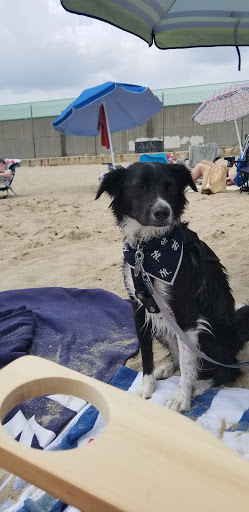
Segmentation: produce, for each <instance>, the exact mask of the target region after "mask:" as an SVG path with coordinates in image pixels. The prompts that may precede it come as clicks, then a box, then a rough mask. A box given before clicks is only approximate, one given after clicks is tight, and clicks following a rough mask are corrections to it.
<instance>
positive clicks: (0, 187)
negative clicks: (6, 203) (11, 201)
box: [0, 158, 21, 199]
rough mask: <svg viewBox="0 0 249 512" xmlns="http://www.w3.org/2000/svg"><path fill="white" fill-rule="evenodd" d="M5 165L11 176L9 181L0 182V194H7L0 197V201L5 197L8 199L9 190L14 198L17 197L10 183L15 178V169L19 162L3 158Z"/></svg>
mask: <svg viewBox="0 0 249 512" xmlns="http://www.w3.org/2000/svg"><path fill="white" fill-rule="evenodd" d="M5 163H6V166H7V168H8V169H10V170H11V172H12V176H11V178H10V179H5V180H3V181H2V182H1V184H0V193H1V192H7V194H6V195H5V196H0V199H5V198H6V197H8V195H9V190H11V192H12V193H13V194H14V195H15V196H17V194H16V193H15V192H14V190H13V187H12V182H13V180H14V178H15V172H16V167H20V164H21V160H18V159H9V158H5Z"/></svg>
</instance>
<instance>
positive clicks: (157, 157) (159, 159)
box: [139, 153, 168, 164]
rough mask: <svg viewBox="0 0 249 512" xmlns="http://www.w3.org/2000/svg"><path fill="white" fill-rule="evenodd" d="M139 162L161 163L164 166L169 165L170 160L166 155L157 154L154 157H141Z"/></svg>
mask: <svg viewBox="0 0 249 512" xmlns="http://www.w3.org/2000/svg"><path fill="white" fill-rule="evenodd" d="M139 162H161V163H162V164H167V163H168V159H167V156H166V154H165V153H156V154H154V155H146V154H144V155H141V156H140V157H139Z"/></svg>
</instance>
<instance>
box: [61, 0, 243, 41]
mask: <svg viewBox="0 0 249 512" xmlns="http://www.w3.org/2000/svg"><path fill="white" fill-rule="evenodd" d="M61 5H62V7H64V9H66V10H67V11H69V12H71V13H75V14H82V15H84V16H89V17H92V18H96V19H99V20H102V21H105V22H108V23H110V24H111V25H115V26H116V27H119V28H121V29H123V30H126V31H127V32H130V33H132V34H134V35H136V36H138V37H140V38H141V39H144V40H145V41H147V43H148V44H149V45H150V46H151V45H152V44H153V43H154V44H155V45H156V46H157V47H158V48H160V49H169V48H188V47H200V46H236V47H238V46H246V45H249V30H248V29H249V2H248V0H236V1H235V0H208V1H206V2H201V1H200V0H199V1H197V0H187V1H186V0H151V1H150V2H149V1H148V0H132V1H127V0H101V2H100V1H99V0H91V1H90V0H61Z"/></svg>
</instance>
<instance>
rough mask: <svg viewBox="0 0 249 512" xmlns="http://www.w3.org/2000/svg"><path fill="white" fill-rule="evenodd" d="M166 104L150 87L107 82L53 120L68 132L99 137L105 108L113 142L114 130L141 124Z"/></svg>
mask: <svg viewBox="0 0 249 512" xmlns="http://www.w3.org/2000/svg"><path fill="white" fill-rule="evenodd" d="M162 106H163V104H162V102H161V101H160V100H159V99H158V98H157V96H155V95H154V94H153V93H152V92H151V90H150V89H148V87H142V86H140V85H129V84H120V83H116V82H106V83H104V84H102V85H98V86H97V87H91V88H90V89H85V90H84V91H83V92H82V93H81V94H80V96H79V97H78V98H77V99H76V100H75V101H73V103H71V104H70V105H69V106H68V107H67V108H66V109H65V110H64V111H63V112H62V114H60V115H59V117H57V119H56V120H55V121H54V122H53V123H52V125H53V127H54V128H55V129H56V130H58V131H59V132H61V133H64V134H65V135H86V136H90V137H91V136H92V137H94V136H96V135H98V134H99V129H100V116H101V114H102V115H103V108H104V113H105V119H106V124H107V132H108V136H109V142H110V147H111V154H112V160H113V165H114V166H115V163H114V157H113V151H112V145H111V136H110V134H111V133H114V132H118V131H121V130H129V129H132V128H134V127H135V126H136V125H139V126H141V125H142V124H144V123H145V122H146V121H148V119H150V118H151V117H152V116H154V115H155V114H157V113H158V112H159V111H160V110H161V108H162Z"/></svg>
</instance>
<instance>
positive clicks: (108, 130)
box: [103, 103, 116, 169]
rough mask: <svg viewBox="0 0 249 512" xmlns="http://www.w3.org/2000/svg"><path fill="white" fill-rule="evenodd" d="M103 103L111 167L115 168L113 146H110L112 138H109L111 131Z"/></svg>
mask: <svg viewBox="0 0 249 512" xmlns="http://www.w3.org/2000/svg"><path fill="white" fill-rule="evenodd" d="M103 105H104V110H105V120H106V127H107V133H108V139H109V142H110V151H111V157H112V167H113V169H115V168H116V165H115V160H114V153H113V148H112V138H111V132H110V128H109V121H108V116H107V112H106V106H105V103H103Z"/></svg>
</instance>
